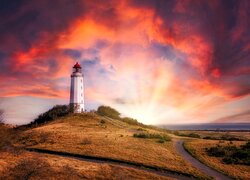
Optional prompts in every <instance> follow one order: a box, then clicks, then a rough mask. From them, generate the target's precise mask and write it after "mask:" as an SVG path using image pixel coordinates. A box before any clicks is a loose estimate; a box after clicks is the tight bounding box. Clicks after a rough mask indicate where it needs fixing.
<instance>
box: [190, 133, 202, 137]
mask: <svg viewBox="0 0 250 180" xmlns="http://www.w3.org/2000/svg"><path fill="white" fill-rule="evenodd" d="M187 136H188V137H193V138H200V137H201V136H200V135H199V134H196V133H190V134H188V135H187Z"/></svg>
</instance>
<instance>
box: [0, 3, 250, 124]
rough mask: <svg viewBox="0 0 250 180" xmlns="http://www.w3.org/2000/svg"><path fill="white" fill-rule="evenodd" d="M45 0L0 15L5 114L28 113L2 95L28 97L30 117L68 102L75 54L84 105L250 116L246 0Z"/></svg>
mask: <svg viewBox="0 0 250 180" xmlns="http://www.w3.org/2000/svg"><path fill="white" fill-rule="evenodd" d="M50 3H52V2H50V1H47V0H43V1H36V2H33V3H30V5H29V6H27V5H25V4H18V3H17V4H16V5H13V7H12V6H11V7H9V9H7V10H6V11H3V12H1V14H0V15H1V16H0V19H1V21H0V22H2V24H3V26H4V28H1V29H0V31H1V33H0V40H1V45H0V68H1V72H0V86H1V91H0V97H1V99H0V100H2V103H0V107H1V108H3V109H5V111H6V116H7V117H9V119H10V120H9V122H10V123H14V124H15V123H18V124H22V123H23V122H27V118H26V117H22V116H19V115H18V114H20V112H23V111H25V112H27V113H29V112H30V111H32V108H28V107H30V106H28V105H25V101H22V102H23V103H24V105H21V104H20V103H19V107H18V108H16V110H15V111H16V112H13V111H12V110H11V108H9V107H10V106H11V105H9V106H6V102H8V98H9V99H11V102H12V103H13V105H14V104H15V103H16V102H19V101H20V97H22V99H25V98H26V99H29V103H31V104H32V105H31V106H33V108H34V109H36V110H35V112H36V113H35V114H34V113H31V114H32V115H33V116H34V117H35V116H36V115H37V114H39V113H41V112H43V111H44V109H46V108H49V106H52V105H55V104H56V103H58V102H60V103H64V104H67V103H69V86H70V83H69V82H70V73H71V70H72V69H71V68H72V66H73V65H74V63H75V62H76V61H79V62H80V63H81V65H82V66H83V73H84V79H85V97H86V99H87V102H86V107H87V109H88V110H91V109H96V108H97V107H98V106H99V105H102V104H104V105H108V106H111V107H114V108H116V109H117V110H118V111H119V112H121V113H122V115H123V116H129V117H133V118H136V119H138V120H139V121H141V122H143V123H146V124H180V123H203V122H214V121H216V122H224V121H225V122H238V119H237V118H238V117H237V116H233V115H237V114H240V121H241V122H249V120H250V119H249V114H250V113H249V107H250V96H249V93H250V61H249V59H250V48H249V47H250V45H249V42H250V33H249V29H250V27H249V26H250V23H249V22H248V21H249V18H250V17H249V12H248V11H249V8H250V3H249V1H247V0H241V1H234V2H233V1H232V2H231V1H230V2H229V1H222V0H221V1H220V0H218V1H217V0H216V1H213V0H212V1H199V0H198V1H196V0H194V1H189V0H184V1H182V0H180V1H153V0H152V1H136V0H127V1H125V0H124V1H123V0H122V1H112V0H111V1H108V2H107V3H101V2H100V1H82V0H75V1H69V0H66V1H60V0H55V1H53V4H54V5H53V6H48V4H50ZM14 4H15V3H14ZM3 6H4V4H3ZM53 7H56V8H53ZM13 11H15V12H16V13H14V14H11V15H10V13H11V12H13ZM6 17H8V18H6ZM32 99H33V101H32ZM37 99H39V101H38V100H37ZM43 100H44V101H43ZM48 101H50V103H48ZM45 102H46V103H47V106H46V108H45V105H44V103H45ZM39 107H43V108H40V110H39ZM14 115H15V116H17V117H18V118H16V119H13V116H14ZM33 116H29V118H30V119H29V120H30V121H31V120H32V118H33ZM230 116H233V119H231V120H228V118H226V117H230ZM242 116H243V117H242ZM225 118H226V119H225Z"/></svg>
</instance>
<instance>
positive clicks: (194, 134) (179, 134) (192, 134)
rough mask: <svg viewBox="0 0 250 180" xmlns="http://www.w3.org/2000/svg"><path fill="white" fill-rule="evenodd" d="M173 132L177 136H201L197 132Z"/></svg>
mask: <svg viewBox="0 0 250 180" xmlns="http://www.w3.org/2000/svg"><path fill="white" fill-rule="evenodd" d="M174 134H175V135H177V136H185V137H192V138H200V137H201V136H200V135H199V134H196V133H189V134H184V133H180V132H178V131H175V132H174Z"/></svg>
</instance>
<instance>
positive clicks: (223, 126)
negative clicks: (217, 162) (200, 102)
mask: <svg viewBox="0 0 250 180" xmlns="http://www.w3.org/2000/svg"><path fill="white" fill-rule="evenodd" d="M159 127H161V128H164V129H169V130H218V131H223V130H225V131H226V130H227V131H250V123H206V124H178V125H177V124H176V125H172V124H171V125H159Z"/></svg>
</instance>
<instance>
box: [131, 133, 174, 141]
mask: <svg viewBox="0 0 250 180" xmlns="http://www.w3.org/2000/svg"><path fill="white" fill-rule="evenodd" d="M133 137H135V138H145V139H159V140H161V141H164V142H165V141H170V140H171V138H170V137H169V136H167V135H165V134H150V133H135V134H134V135H133Z"/></svg>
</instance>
